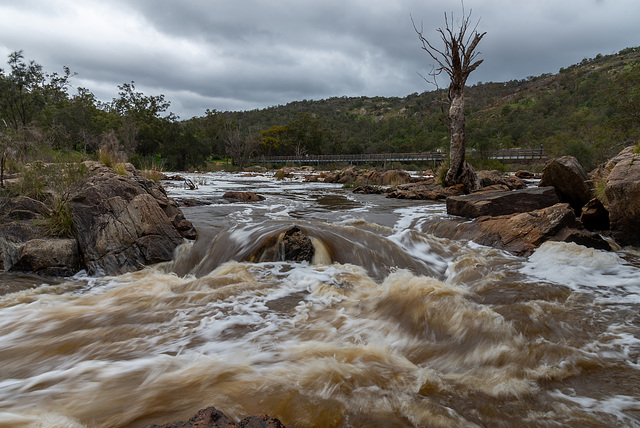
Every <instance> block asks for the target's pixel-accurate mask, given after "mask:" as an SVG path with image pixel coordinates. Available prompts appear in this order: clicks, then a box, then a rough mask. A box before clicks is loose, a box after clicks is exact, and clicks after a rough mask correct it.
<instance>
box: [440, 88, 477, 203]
mask: <svg viewBox="0 0 640 428" xmlns="http://www.w3.org/2000/svg"><path fill="white" fill-rule="evenodd" d="M449 97H450V98H451V106H450V107H449V127H450V133H451V143H450V148H449V160H450V164H449V170H448V171H447V174H446V176H445V179H444V184H445V185H446V186H453V185H456V184H462V185H464V188H465V192H472V191H474V190H477V189H479V188H480V180H479V177H478V175H477V174H476V172H475V170H474V169H473V167H472V166H471V165H469V164H468V163H467V162H466V161H465V152H466V147H465V145H466V134H465V115H464V90H463V89H458V88H451V90H450V92H449Z"/></svg>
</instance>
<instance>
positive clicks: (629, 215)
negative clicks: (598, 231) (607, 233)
mask: <svg viewBox="0 0 640 428" xmlns="http://www.w3.org/2000/svg"><path fill="white" fill-rule="evenodd" d="M612 161H615V166H613V167H612V168H611V172H610V173H609V174H608V176H607V178H606V188H605V195H606V197H607V201H608V210H609V220H610V222H611V230H612V232H613V237H614V239H615V240H616V242H618V243H619V244H621V245H633V246H637V247H640V155H638V154H636V153H634V148H633V147H628V148H626V149H625V150H623V151H622V152H621V153H620V154H619V155H618V156H617V157H616V158H614V159H613V160H612Z"/></svg>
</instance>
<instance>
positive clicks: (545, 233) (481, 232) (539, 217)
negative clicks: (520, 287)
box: [456, 204, 611, 256]
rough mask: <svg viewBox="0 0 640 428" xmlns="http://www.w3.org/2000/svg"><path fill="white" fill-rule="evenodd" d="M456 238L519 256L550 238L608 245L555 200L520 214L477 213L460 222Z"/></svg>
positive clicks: (598, 245) (589, 244) (606, 247)
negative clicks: (543, 206) (551, 204)
mask: <svg viewBox="0 0 640 428" xmlns="http://www.w3.org/2000/svg"><path fill="white" fill-rule="evenodd" d="M456 238H458V239H470V240H472V241H474V242H476V243H478V244H481V245H487V246H491V247H494V248H498V249H502V250H505V251H508V252H510V253H513V254H515V255H518V256H527V255H530V254H531V253H533V251H534V250H535V249H536V248H538V247H539V246H540V245H541V244H542V243H544V242H546V241H549V240H551V241H562V242H574V243H576V244H580V245H584V246H587V247H592V248H597V249H602V250H610V249H611V248H610V246H609V244H608V243H607V242H606V241H605V240H604V239H602V238H601V237H600V235H598V234H596V233H593V232H589V231H587V230H585V229H584V228H583V227H582V225H581V223H579V222H578V221H577V220H576V217H575V214H574V212H573V210H572V209H571V207H570V205H569V204H556V205H553V206H551V207H547V208H543V209H540V210H535V211H530V212H525V213H519V214H511V215H504V216H497V217H490V216H483V217H478V218H476V219H475V220H473V221H472V222H470V223H466V224H464V225H461V228H460V230H459V231H458V233H457V236H456Z"/></svg>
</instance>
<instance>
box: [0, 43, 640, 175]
mask: <svg viewBox="0 0 640 428" xmlns="http://www.w3.org/2000/svg"><path fill="white" fill-rule="evenodd" d="M73 77H74V73H73V72H72V71H71V70H69V69H68V68H63V71H62V73H61V74H58V73H55V72H54V73H47V72H45V71H44V70H43V69H42V67H41V66H40V65H38V64H37V63H36V62H35V61H27V60H26V59H25V58H24V54H23V53H22V52H14V53H12V54H11V55H10V56H9V61H8V67H7V68H6V69H5V70H2V71H1V72H0V154H1V155H2V160H3V165H4V164H5V161H6V166H7V169H11V168H12V167H13V168H15V165H19V164H21V163H24V162H27V161H30V160H34V159H40V160H45V161H47V160H50V159H51V158H54V157H55V156H58V155H59V154H61V153H63V154H64V153H79V154H81V155H82V156H94V157H95V156H97V153H98V151H99V148H100V147H101V146H104V145H109V144H111V145H113V144H114V142H115V144H116V145H118V146H119V147H120V150H121V152H122V154H123V156H125V157H126V158H127V159H129V160H130V161H132V162H134V164H136V166H138V167H145V166H148V165H150V164H153V165H156V166H159V167H162V168H164V169H168V170H176V169H187V168H201V167H203V166H204V165H205V163H206V161H207V159H210V158H212V157H214V158H221V157H226V156H230V157H232V158H233V159H234V162H235V163H236V164H239V165H240V166H242V165H244V164H245V163H246V161H247V159H248V158H249V157H250V156H253V155H255V154H264V155H284V154H296V153H297V154H303V153H307V154H337V153H354V154H355V153H384V152H417V151H431V150H436V149H441V150H443V151H446V150H447V149H448V135H447V127H446V124H445V122H444V121H443V117H444V116H443V110H442V109H443V108H446V104H443V103H444V102H445V101H446V100H445V98H446V92H445V91H443V90H431V89H432V88H426V89H429V90H428V91H425V92H423V93H420V94H419V93H417V92H416V93H413V94H410V95H407V96H406V97H404V98H398V97H393V98H385V97H335V98H329V99H325V100H317V101H309V100H304V101H295V102H292V103H289V104H287V105H283V106H274V107H270V108H266V109H261V110H253V111H245V112H219V111H211V110H207V111H206V112H205V113H204V114H203V115H202V116H200V117H193V118H188V119H185V118H182V119H179V118H177V117H176V116H174V115H173V114H171V113H170V101H169V100H166V99H165V97H164V96H163V95H145V94H143V93H140V92H138V91H137V90H136V88H135V84H134V82H130V83H124V84H122V85H121V86H119V89H120V92H119V94H118V96H117V97H116V98H114V99H113V100H111V101H110V102H100V101H98V100H97V99H96V97H95V96H94V94H93V93H92V92H91V91H90V89H87V88H79V89H77V91H76V93H70V92H71V91H70V82H71V81H72V79H73ZM426 86H427V84H426V83H425V87H426ZM466 97H467V133H468V137H469V141H468V145H467V147H468V148H469V149H471V150H472V151H473V152H474V153H475V154H476V155H477V157H478V158H479V159H482V157H483V156H486V154H487V153H489V152H490V151H492V150H494V149H498V148H513V147H522V148H538V147H540V146H544V148H545V149H546V150H547V152H548V153H550V154H551V155H561V154H572V155H574V156H576V157H577V158H578V159H579V160H580V161H581V162H582V163H583V165H585V167H587V168H590V167H592V166H594V165H595V164H597V163H599V162H600V161H602V160H603V159H605V158H606V157H608V156H610V155H612V154H614V153H617V152H618V151H619V150H620V148H621V147H623V146H627V145H629V144H637V143H638V141H639V139H640V48H627V49H624V50H622V51H620V52H619V53H617V54H614V55H606V56H603V55H598V56H597V57H596V58H593V59H584V60H583V61H582V62H581V63H580V64H575V65H572V66H569V67H567V68H564V69H561V70H560V72H559V73H557V74H553V75H551V74H546V75H542V76H532V77H529V78H527V79H523V80H519V81H510V82H502V83H478V84H476V85H474V86H472V87H469V88H467V90H466Z"/></svg>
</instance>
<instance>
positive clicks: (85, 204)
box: [68, 164, 196, 275]
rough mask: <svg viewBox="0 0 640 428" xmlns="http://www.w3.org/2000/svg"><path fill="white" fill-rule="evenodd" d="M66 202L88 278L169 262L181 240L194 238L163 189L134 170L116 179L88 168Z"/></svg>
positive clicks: (107, 171) (108, 170) (106, 170)
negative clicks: (88, 172) (89, 276)
mask: <svg viewBox="0 0 640 428" xmlns="http://www.w3.org/2000/svg"><path fill="white" fill-rule="evenodd" d="M88 166H89V167H90V169H92V170H93V172H94V173H93V174H92V175H90V176H89V177H88V178H87V179H85V180H84V181H83V182H82V183H79V184H78V186H77V187H76V189H75V192H74V193H73V196H72V198H71V200H70V201H69V203H68V209H69V212H70V214H71V216H72V217H73V223H74V234H75V236H76V239H77V240H78V247H79V251H80V254H81V256H82V259H83V260H84V265H85V268H86V269H87V271H88V272H89V274H92V275H94V274H107V275H108V274H116V273H122V272H127V271H131V270H137V269H140V268H141V267H143V266H144V265H147V264H153V263H158V262H161V261H167V260H171V258H172V257H173V251H174V250H175V248H176V247H177V246H178V245H180V244H181V243H182V242H183V238H189V239H194V238H195V236H196V234H195V230H194V228H193V226H192V225H191V223H190V222H189V221H188V220H186V219H185V218H184V215H182V212H181V211H180V209H179V208H178V207H177V204H176V203H175V202H174V201H173V200H170V199H169V198H167V195H166V193H165V191H164V189H163V188H162V187H161V186H159V185H158V184H156V183H155V182H153V181H152V180H148V179H146V178H144V177H143V176H142V175H140V174H137V173H136V172H135V171H134V172H133V173H132V172H129V173H128V174H127V175H120V174H118V173H117V172H116V171H114V170H113V169H111V168H106V167H102V166H100V165H97V164H90V165H88Z"/></svg>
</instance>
